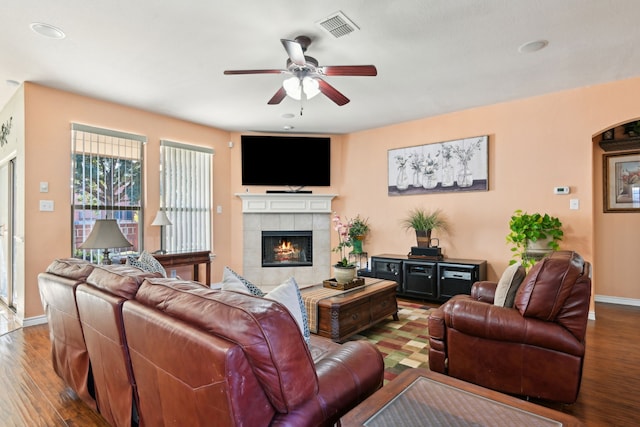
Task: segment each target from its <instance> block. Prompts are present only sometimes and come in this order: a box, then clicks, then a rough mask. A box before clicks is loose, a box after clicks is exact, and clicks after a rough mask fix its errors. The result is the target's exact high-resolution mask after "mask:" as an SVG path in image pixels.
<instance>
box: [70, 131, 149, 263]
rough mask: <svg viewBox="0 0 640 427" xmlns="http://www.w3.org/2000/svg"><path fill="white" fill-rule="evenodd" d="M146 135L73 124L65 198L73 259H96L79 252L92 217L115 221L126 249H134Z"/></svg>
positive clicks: (139, 233) (95, 252)
mask: <svg viewBox="0 0 640 427" xmlns="http://www.w3.org/2000/svg"><path fill="white" fill-rule="evenodd" d="M146 140H147V139H146V137H144V136H140V135H134V134H129V133H125V132H118V131H113V130H109V129H101V128H96V127H92V126H86V125H82V124H76V123H73V124H72V125H71V155H72V158H71V178H72V179H71V181H72V183H71V189H72V190H71V191H72V194H71V200H72V210H71V215H72V253H73V256H75V257H79V258H85V259H89V260H91V261H92V262H95V261H99V257H100V256H101V254H100V251H99V250H82V249H79V248H78V246H80V245H81V244H82V243H83V242H84V241H85V240H86V238H87V236H88V235H89V233H90V231H91V229H92V227H93V224H94V222H95V220H96V219H115V220H117V222H118V225H119V226H120V229H121V230H122V233H123V234H124V236H125V237H126V238H127V240H128V241H129V242H131V243H132V244H133V247H132V248H121V249H117V248H114V249H113V250H111V248H109V249H110V250H111V252H112V254H118V253H120V252H121V251H139V250H141V249H142V248H140V245H141V242H142V241H143V239H142V229H141V228H140V226H139V225H140V224H143V223H144V222H143V217H142V216H143V213H142V200H143V199H144V198H143V185H142V184H143V183H142V179H143V170H142V165H143V161H142V160H143V158H142V156H143V145H144V144H145V143H146Z"/></svg>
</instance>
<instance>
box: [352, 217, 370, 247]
mask: <svg viewBox="0 0 640 427" xmlns="http://www.w3.org/2000/svg"><path fill="white" fill-rule="evenodd" d="M349 223H350V224H351V226H350V227H349V239H350V240H351V244H352V246H353V253H354V254H361V253H362V241H363V240H364V238H365V236H366V235H367V233H369V219H368V218H362V217H361V216H360V214H358V215H356V217H355V218H353V219H352V220H351V221H349Z"/></svg>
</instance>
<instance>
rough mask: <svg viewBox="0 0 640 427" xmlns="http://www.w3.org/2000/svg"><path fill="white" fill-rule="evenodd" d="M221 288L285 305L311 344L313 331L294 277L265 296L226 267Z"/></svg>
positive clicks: (305, 338)
mask: <svg viewBox="0 0 640 427" xmlns="http://www.w3.org/2000/svg"><path fill="white" fill-rule="evenodd" d="M220 288H221V289H222V290H223V291H234V292H240V293H243V294H249V295H255V296H257V297H264V298H268V299H270V300H272V301H277V302H279V303H280V304H282V305H284V306H285V307H286V308H287V310H289V312H290V313H291V315H292V316H293V318H294V319H296V323H297V324H298V326H299V327H300V332H302V336H303V337H304V340H305V341H306V342H307V344H309V343H310V341H311V331H310V330H309V318H308V316H307V309H306V308H305V306H304V301H303V300H302V295H301V294H300V289H299V287H298V283H297V282H296V280H295V279H294V278H293V277H290V278H289V279H287V280H286V281H285V282H284V283H282V284H281V285H279V286H278V287H276V288H275V289H273V290H272V291H271V292H269V293H268V294H265V293H264V292H262V291H261V290H260V289H259V288H258V287H257V286H256V285H254V284H252V283H251V282H249V281H248V280H247V279H245V278H244V277H242V276H240V275H239V274H238V273H236V272H234V271H233V270H231V269H230V268H229V267H225V268H224V272H223V275H222V285H221V287H220Z"/></svg>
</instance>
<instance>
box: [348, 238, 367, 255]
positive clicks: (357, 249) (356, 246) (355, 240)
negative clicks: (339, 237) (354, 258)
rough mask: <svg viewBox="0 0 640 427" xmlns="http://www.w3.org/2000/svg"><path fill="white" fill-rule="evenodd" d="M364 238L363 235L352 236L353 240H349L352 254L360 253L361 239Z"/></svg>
mask: <svg viewBox="0 0 640 427" xmlns="http://www.w3.org/2000/svg"><path fill="white" fill-rule="evenodd" d="M363 239H364V236H355V237H354V238H353V240H352V241H351V245H352V246H353V252H352V253H354V254H361V253H362V240H363Z"/></svg>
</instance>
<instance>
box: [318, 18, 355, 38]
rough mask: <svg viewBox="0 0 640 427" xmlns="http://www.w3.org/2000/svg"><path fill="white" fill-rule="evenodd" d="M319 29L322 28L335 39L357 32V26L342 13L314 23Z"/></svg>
mask: <svg viewBox="0 0 640 427" xmlns="http://www.w3.org/2000/svg"><path fill="white" fill-rule="evenodd" d="M316 24H318V25H319V26H320V27H322V28H324V29H325V31H327V32H328V33H330V34H333V36H334V37H335V38H338V37H342V36H346V35H347V34H349V33H352V32H354V31H357V30H359V28H358V26H357V25H356V24H354V23H353V21H351V20H350V19H349V18H347V17H346V16H345V14H344V13H342V12H336V13H334V14H332V15H329V16H328V17H326V18H324V19H322V20H320V21H318V22H316Z"/></svg>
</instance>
